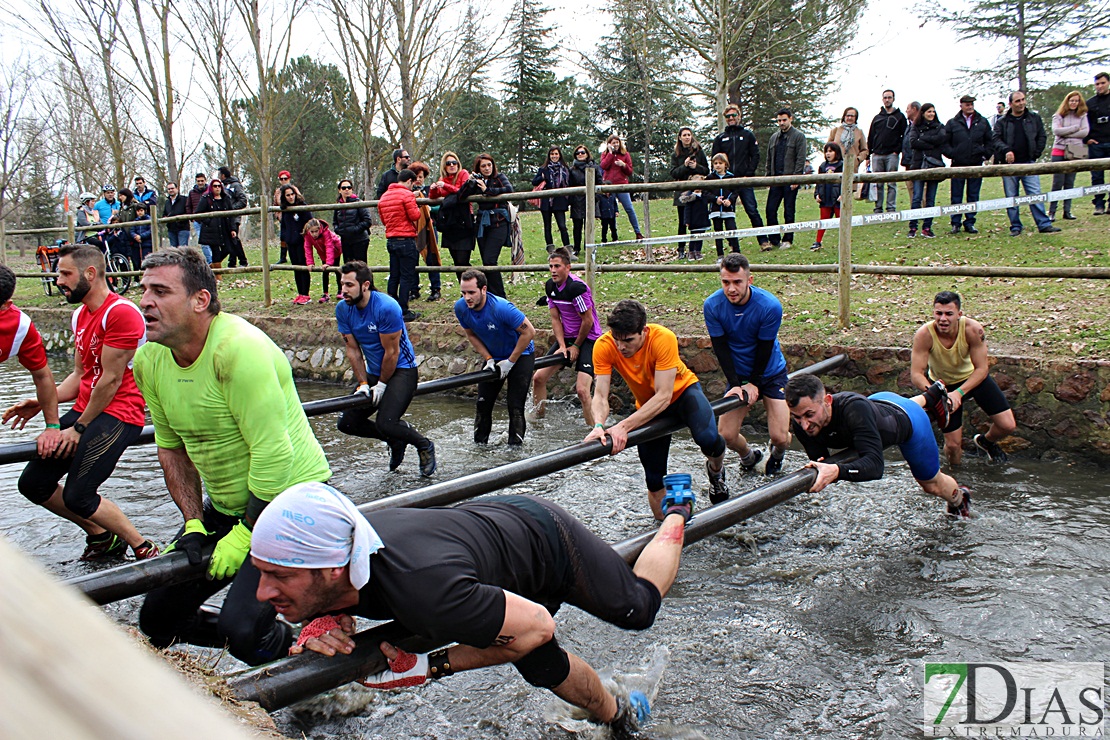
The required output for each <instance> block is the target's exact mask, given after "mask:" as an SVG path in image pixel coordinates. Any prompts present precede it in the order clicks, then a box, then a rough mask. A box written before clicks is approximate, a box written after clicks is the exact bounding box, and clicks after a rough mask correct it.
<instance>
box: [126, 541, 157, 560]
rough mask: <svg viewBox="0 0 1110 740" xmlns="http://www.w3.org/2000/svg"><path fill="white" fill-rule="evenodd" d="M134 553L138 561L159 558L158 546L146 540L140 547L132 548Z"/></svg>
mask: <svg viewBox="0 0 1110 740" xmlns="http://www.w3.org/2000/svg"><path fill="white" fill-rule="evenodd" d="M131 550H132V552H134V553H135V559H136V560H150V559H151V558H156V557H158V554H159V552H158V545H156V544H154V543H153V542H151V541H150V540H144V541H143V544H141V545H139V546H138V547H132V548H131Z"/></svg>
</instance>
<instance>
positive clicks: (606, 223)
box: [601, 216, 617, 242]
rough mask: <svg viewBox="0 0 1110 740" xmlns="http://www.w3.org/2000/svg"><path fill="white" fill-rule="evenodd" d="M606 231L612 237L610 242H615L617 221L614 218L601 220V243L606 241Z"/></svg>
mask: <svg viewBox="0 0 1110 740" xmlns="http://www.w3.org/2000/svg"><path fill="white" fill-rule="evenodd" d="M607 231H608V232H610V233H611V234H612V235H613V238H612V241H616V240H617V219H616V217H615V216H614V217H613V218H603V219H601V241H603V242H604V241H606V239H605V232H607Z"/></svg>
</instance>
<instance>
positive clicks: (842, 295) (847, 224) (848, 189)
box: [837, 162, 859, 329]
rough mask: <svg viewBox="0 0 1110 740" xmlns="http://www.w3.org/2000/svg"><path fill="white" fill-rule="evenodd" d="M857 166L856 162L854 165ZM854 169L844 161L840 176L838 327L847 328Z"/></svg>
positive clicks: (850, 283) (849, 322) (849, 298)
mask: <svg viewBox="0 0 1110 740" xmlns="http://www.w3.org/2000/svg"><path fill="white" fill-rule="evenodd" d="M856 166H857V167H858V166H859V165H858V163H857V165H856ZM855 174H856V172H855V169H853V168H851V167H849V166H848V163H847V162H845V163H844V175H843V177H841V178H840V234H839V235H838V236H839V237H840V239H839V245H838V248H837V253H838V255H839V268H838V271H837V276H838V278H839V279H838V280H837V303H838V306H839V316H840V328H841V329H847V328H848V327H849V326H850V325H851V318H850V316H849V314H850V312H851V304H852V301H851V295H850V294H851V290H852V203H853V202H854V201H855V198H854V197H853V192H852V186H853V184H854V182H855Z"/></svg>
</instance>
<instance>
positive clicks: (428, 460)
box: [417, 440, 436, 478]
mask: <svg viewBox="0 0 1110 740" xmlns="http://www.w3.org/2000/svg"><path fill="white" fill-rule="evenodd" d="M417 452H419V453H420V475H422V476H424V477H425V478H429V477H431V476H432V474H433V473H435V472H436V445H435V442H432V441H431V440H428V446H427V447H426V448H425V449H423V450H417Z"/></svg>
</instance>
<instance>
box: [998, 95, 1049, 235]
mask: <svg viewBox="0 0 1110 740" xmlns="http://www.w3.org/2000/svg"><path fill="white" fill-rule="evenodd" d="M1046 140H1047V134H1045V130H1044V123H1043V122H1042V121H1041V117H1040V116H1039V115H1037V112H1036V111H1033V110H1030V109H1029V108H1027V107H1026V105H1025V93H1024V92H1023V91H1021V90H1015V91H1014V92H1012V93H1010V110H1008V111H1007V112H1006V115H1004V116H1002V118H999V119H998V122H997V123H996V124H994V132H993V143H994V149H995V161H996V162H998V163H999V164H1002V163H1005V164H1029V163H1031V162H1036V161H1037V158H1038V157H1040V156H1041V153H1042V152H1044V145H1045V141H1046ZM1019 186H1020V187H1023V188H1025V194H1026V195H1040V193H1041V178H1040V176H1039V175H1016V176H1012V177H1011V176H1003V178H1002V190H1003V191H1004V192H1005V193H1006V197H1007V198H1013V197H1015V196H1016V195H1018V187H1019ZM1029 212H1030V213H1032V214H1033V221H1034V222H1035V223H1036V224H1037V231H1040V232H1041V233H1042V234H1052V233H1055V232H1058V231H1060V229H1059V228H1058V227H1056V226H1053V225H1052V222H1051V221H1049V220H1048V214H1047V213H1045V211H1044V206H1043V205H1041V204H1040V203H1030V204H1029ZM1006 215H1007V216H1009V217H1010V236H1020V235H1021V232H1022V225H1021V216H1020V211H1019V209H1018V207H1017V206H1014V207H1012V208H1007V209H1006Z"/></svg>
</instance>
